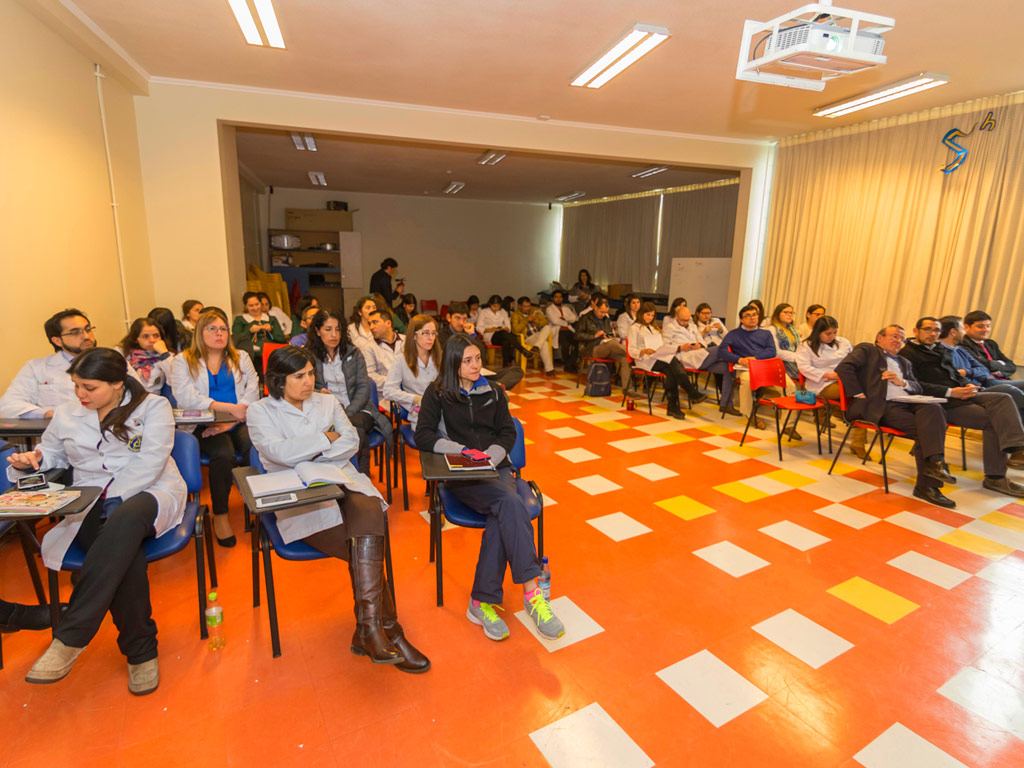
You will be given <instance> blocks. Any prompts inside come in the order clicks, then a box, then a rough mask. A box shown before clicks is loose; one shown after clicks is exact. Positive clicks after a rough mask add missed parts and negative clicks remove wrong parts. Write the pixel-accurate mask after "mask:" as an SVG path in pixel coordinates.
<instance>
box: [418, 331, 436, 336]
mask: <svg viewBox="0 0 1024 768" xmlns="http://www.w3.org/2000/svg"><path fill="white" fill-rule="evenodd" d="M416 335H417V336H437V331H416Z"/></svg>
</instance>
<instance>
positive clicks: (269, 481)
mask: <svg viewBox="0 0 1024 768" xmlns="http://www.w3.org/2000/svg"><path fill="white" fill-rule="evenodd" d="M351 482H352V479H351V478H350V477H349V476H348V475H347V474H345V470H343V469H342V468H341V467H339V466H338V465H337V464H326V463H322V462H315V461H303V462H301V463H299V464H296V465H295V468H294V469H283V470H281V471H280V472H267V473H266V474H263V475H252V476H250V477H249V488H250V490H252V495H253V496H257V497H259V496H268V495H270V494H272V493H290V492H291V491H301V490H302V489H303V488H310V487H312V486H315V485H330V484H332V483H334V484H336V485H345V484H347V483H351Z"/></svg>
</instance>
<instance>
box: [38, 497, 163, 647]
mask: <svg viewBox="0 0 1024 768" xmlns="http://www.w3.org/2000/svg"><path fill="white" fill-rule="evenodd" d="M156 515H157V503H156V499H155V498H153V497H152V496H150V495H149V494H148V493H145V492H143V493H139V494H137V495H135V496H132V497H131V498H129V499H126V500H125V501H124V502H123V503H122V504H121V505H120V506H119V507H117V509H115V510H114V511H113V512H111V513H110V516H109V517H107V518H106V519H103V504H102V502H97V503H96V505H95V506H94V507H93V508H92V509H91V510H90V511H89V514H88V515H86V517H85V520H84V521H83V523H82V527H81V528H80V529H79V531H78V535H77V536H76V537H75V541H76V542H78V545H79V546H80V547H82V549H84V550H85V553H86V554H85V560H84V561H83V562H82V571H81V574H80V575H79V578H78V584H76V585H75V589H74V591H73V592H72V593H71V601H70V603H69V605H68V612H67V613H66V614H64V618H63V619H62V620H61V622H60V625H59V626H58V627H57V631H56V633H55V635H54V636H55V637H56V638H57V639H58V640H60V641H61V642H62V643H64V645H69V646H71V647H73V648H82V647H84V646H86V645H88V644H89V642H90V641H91V640H92V639H93V638H94V637H95V636H96V633H97V632H98V631H99V628H100V624H102V623H103V617H104V616H106V615H107V611H110V615H111V617H112V618H113V619H114V624H115V625H116V626H117V631H118V636H117V645H118V647H119V648H120V649H121V653H123V654H124V655H125V656H126V657H127V658H128V663H129V664H141V663H142V662H144V661H149V660H150V659H155V658H156V622H155V621H153V610H152V606H151V605H150V602H149V576H148V574H147V573H146V555H145V552H144V551H143V549H142V543H143V541H145V540H146V539H148V538H149V537H150V536H154V535H156V531H155V530H154V528H153V524H154V523H155V522H156Z"/></svg>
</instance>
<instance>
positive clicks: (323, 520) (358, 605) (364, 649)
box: [249, 346, 430, 673]
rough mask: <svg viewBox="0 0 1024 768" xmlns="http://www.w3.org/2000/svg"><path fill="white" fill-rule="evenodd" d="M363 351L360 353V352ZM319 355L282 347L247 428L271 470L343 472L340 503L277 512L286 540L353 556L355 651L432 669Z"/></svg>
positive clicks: (380, 504) (407, 668)
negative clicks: (408, 615) (321, 379)
mask: <svg viewBox="0 0 1024 768" xmlns="http://www.w3.org/2000/svg"><path fill="white" fill-rule="evenodd" d="M357 354H358V352H357ZM314 364H315V360H314V358H313V355H312V354H311V352H310V351H309V350H308V349H305V348H302V347H291V346H289V347H282V348H280V349H275V350H274V351H273V352H272V353H271V355H270V358H269V359H268V360H267V375H266V379H267V390H268V391H269V392H270V397H265V398H263V399H262V400H260V401H259V402H257V403H254V404H253V406H252V407H251V408H250V409H249V430H250V432H251V434H252V441H253V444H254V445H255V446H256V450H258V451H259V453H260V461H261V462H262V463H263V466H264V467H265V468H266V469H267V471H269V472H275V471H278V470H283V469H291V468H293V467H294V466H295V465H296V464H299V463H300V462H304V461H312V462H316V463H318V464H329V465H332V466H333V467H335V468H337V469H338V470H340V471H341V473H342V475H343V476H344V480H343V481H340V482H339V485H340V486H341V487H342V489H343V490H344V494H345V495H344V496H343V497H342V499H341V500H340V501H327V502H323V503H320V504H309V505H306V506H302V507H298V508H295V509H289V510H286V511H284V512H278V513H277V525H278V529H279V530H280V532H281V537H282V538H283V539H284V540H285V542H287V543H291V542H293V541H298V540H300V539H301V540H302V541H305V542H306V543H307V544H309V545H310V546H311V547H313V548H314V549H316V550H318V551H320V552H322V553H323V554H325V555H328V556H329V557H337V558H340V559H342V560H347V561H348V568H349V575H350V576H351V577H352V593H353V597H354V599H355V612H356V631H355V634H354V635H353V636H352V644H351V650H352V653H354V654H356V655H359V656H369V657H370V661H372V662H373V663H375V664H395V665H396V666H397V667H398V668H399V669H400V670H402V671H403V672H412V673H418V672H426V671H427V670H428V669H430V660H429V659H428V658H427V657H426V656H424V655H423V654H422V653H420V652H419V651H418V650H417V649H416V648H414V647H413V645H412V643H410V642H409V640H408V639H407V638H406V637H405V633H404V632H403V631H402V626H401V625H400V624H399V623H398V614H397V612H396V610H395V603H394V600H393V599H392V595H391V589H390V588H389V587H388V583H387V577H386V574H385V570H384V547H385V539H384V537H385V535H386V533H387V527H388V521H387V516H386V514H385V510H386V509H387V504H386V503H385V501H384V499H383V497H382V496H381V495H380V492H379V491H378V490H377V489H376V488H375V487H374V485H373V483H372V482H371V481H370V478H368V477H367V476H366V475H365V474H363V473H362V472H357V471H356V470H355V469H354V468H353V467H352V464H351V463H350V461H349V459H350V458H351V457H352V456H353V455H355V452H356V448H357V446H358V445H359V436H358V435H357V434H356V430H355V428H353V426H352V424H351V423H350V422H349V420H348V417H347V416H346V415H345V411H344V410H343V409H342V407H341V403H340V402H339V401H338V400H337V398H335V397H334V396H333V395H325V394H323V393H320V392H317V391H316V390H315V375H316V374H315V368H314Z"/></svg>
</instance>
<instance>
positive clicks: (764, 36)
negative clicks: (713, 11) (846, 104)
mask: <svg viewBox="0 0 1024 768" xmlns="http://www.w3.org/2000/svg"><path fill="white" fill-rule="evenodd" d="M895 23H896V22H895V20H893V19H891V18H889V17H888V16H877V15H875V14H873V13H864V12H862V11H851V10H848V9H846V8H836V7H834V6H833V5H832V4H831V3H830V2H823V3H812V4H810V5H804V6H802V7H800V8H797V9H796V10H795V11H791V12H790V13H787V14H785V15H783V16H779V17H778V18H776V19H772V20H771V21H764V22H762V21H750V20H747V21H745V22H743V41H742V42H741V43H740V56H739V64H738V65H737V67H736V79H737V80H749V81H750V82H753V83H770V84H772V85H786V86H789V87H791V88H805V89H807V90H810V91H821V90H823V89H824V88H825V83H826V81H828V80H831V79H832V78H835V77H840V76H842V75H852V74H854V73H856V72H862V71H864V70H865V69H870V68H871V67H876V66H878V65H879V64H884V63H885V56H883V55H882V51H883V50H884V48H885V38H884V37H883V36H882V35H883V34H884V33H886V32H888V31H889V30H890V29H892V28H893V26H895Z"/></svg>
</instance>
